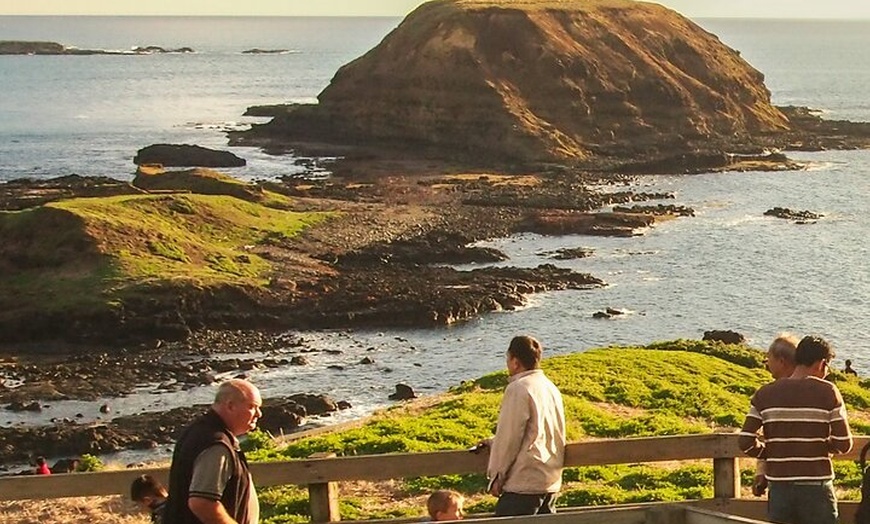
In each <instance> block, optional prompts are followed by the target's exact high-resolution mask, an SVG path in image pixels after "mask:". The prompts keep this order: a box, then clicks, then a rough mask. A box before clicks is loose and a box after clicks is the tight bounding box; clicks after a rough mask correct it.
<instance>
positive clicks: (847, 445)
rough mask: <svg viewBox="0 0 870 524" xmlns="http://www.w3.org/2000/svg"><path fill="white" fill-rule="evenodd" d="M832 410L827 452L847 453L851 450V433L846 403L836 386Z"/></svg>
mask: <svg viewBox="0 0 870 524" xmlns="http://www.w3.org/2000/svg"><path fill="white" fill-rule="evenodd" d="M834 404H835V405H834V408H833V409H831V418H830V421H831V422H830V424H831V438H829V439H828V451H830V452H831V453H848V452H849V450H850V449H852V432H851V431H850V430H849V420H848V417H847V416H846V403H845V402H843V396H842V395H841V394H840V390H839V389H837V386H834Z"/></svg>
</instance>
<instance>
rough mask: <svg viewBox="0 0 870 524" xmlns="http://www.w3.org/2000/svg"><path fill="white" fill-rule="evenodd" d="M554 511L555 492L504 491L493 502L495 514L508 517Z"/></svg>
mask: <svg viewBox="0 0 870 524" xmlns="http://www.w3.org/2000/svg"><path fill="white" fill-rule="evenodd" d="M548 513H556V494H555V493H541V494H534V495H529V494H525V493H508V492H504V493H502V494H501V496H500V497H499V498H498V502H496V503H495V516H496V517H508V516H516V515H544V514H548Z"/></svg>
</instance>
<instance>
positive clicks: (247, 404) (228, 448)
mask: <svg viewBox="0 0 870 524" xmlns="http://www.w3.org/2000/svg"><path fill="white" fill-rule="evenodd" d="M262 404H263V401H262V399H261V398H260V392H259V390H258V389H257V387H256V386H254V385H253V384H251V383H250V382H248V381H246V380H241V379H233V380H228V381H226V382H224V383H222V384H221V385H220V386H219V387H218V391H217V394H216V395H215V399H214V404H212V406H211V409H210V410H209V411H208V413H206V414H205V415H202V416H201V417H199V418H198V419H196V420H194V421H193V423H192V424H191V425H190V426H188V427H187V428H186V429H185V430H184V432H182V434H181V437H180V438H179V439H178V442H177V443H176V445H175V452H174V453H173V454H172V466H171V467H170V470H169V501H168V502H167V504H166V506H167V507H166V513H165V517H164V518H165V522H166V523H167V524H257V522H258V521H259V517H260V507H259V503H258V501H257V493H256V491H254V484H253V481H252V480H251V474H250V472H249V471H248V464H247V462H246V461H245V455H244V453H242V451H241V449H240V448H239V441H238V438H237V437H239V436H241V435H244V434H245V433H247V432H248V431H251V430H253V429H254V428H255V427H256V426H257V419H259V418H260V416H261V415H262V413H260V406H262Z"/></svg>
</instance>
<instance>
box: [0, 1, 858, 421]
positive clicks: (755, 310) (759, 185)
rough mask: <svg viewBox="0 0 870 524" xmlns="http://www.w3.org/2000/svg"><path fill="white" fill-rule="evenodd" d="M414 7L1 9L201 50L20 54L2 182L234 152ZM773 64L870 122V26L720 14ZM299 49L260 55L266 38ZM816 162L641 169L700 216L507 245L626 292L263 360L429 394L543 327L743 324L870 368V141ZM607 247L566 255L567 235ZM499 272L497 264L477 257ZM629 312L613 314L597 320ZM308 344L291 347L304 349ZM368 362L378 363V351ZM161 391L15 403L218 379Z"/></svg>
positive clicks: (2, 88) (341, 395) (588, 330)
mask: <svg viewBox="0 0 870 524" xmlns="http://www.w3.org/2000/svg"><path fill="white" fill-rule="evenodd" d="M399 21H400V20H399V19H395V18H362V19H356V18H353V19H351V18H314V19H299V18H149V17H145V18H75V17H74V18H51V17H0V39H6V40H52V41H58V42H61V43H63V44H66V45H75V46H78V47H81V48H100V49H123V50H127V49H130V48H132V47H135V46H144V45H159V46H161V47H165V48H177V47H182V46H189V47H192V48H194V49H195V51H196V52H195V53H193V54H169V55H146V56H8V57H0V93H2V98H0V180H9V179H12V178H17V177H23V176H28V177H50V176H58V175H65V174H69V173H79V174H83V175H107V176H113V177H116V178H130V177H131V176H132V173H133V169H134V166H133V165H132V162H131V158H132V156H133V155H134V154H135V152H136V150H137V149H138V148H141V147H144V146H146V145H149V144H152V143H156V142H176V143H178V142H184V143H196V144H200V145H205V146H210V147H219V148H223V147H226V138H225V136H224V133H223V132H224V130H225V129H228V128H237V127H239V126H244V125H245V124H246V123H248V122H250V121H251V120H250V119H246V118H243V117H242V116H241V115H242V113H243V112H244V110H245V108H246V107H247V106H250V105H254V104H272V103H286V102H310V101H314V100H316V96H317V94H318V92H319V91H320V90H322V89H323V88H324V87H325V86H326V85H327V84H328V82H329V80H330V79H331V78H332V76H333V75H334V74H335V71H336V70H337V69H338V67H339V66H341V65H342V64H344V63H347V62H349V61H350V60H352V59H354V58H356V57H357V56H360V55H361V54H362V53H364V52H365V51H366V50H368V49H369V48H371V47H372V46H374V45H375V44H377V42H379V41H380V40H381V39H382V38H383V36H384V35H386V34H387V33H388V32H389V31H390V30H391V29H392V28H393V27H395V26H396V25H397V24H398V23H399ZM699 23H700V24H701V25H702V26H703V27H704V28H705V29H707V30H708V31H710V32H713V33H715V34H716V35H718V36H719V37H720V38H721V39H722V41H723V42H725V43H726V44H728V45H730V46H732V47H734V48H736V49H738V50H740V52H741V54H742V56H743V57H744V58H745V59H746V60H747V61H749V62H750V63H751V64H752V65H753V66H755V67H756V68H757V69H759V70H760V71H762V72H763V73H764V74H765V76H766V83H767V86H768V87H769V88H770V90H771V92H772V98H773V101H774V103H776V104H780V105H805V106H810V107H813V108H817V109H819V110H821V111H822V112H823V114H824V115H825V117H826V118H836V119H851V120H862V121H868V120H870V97H868V95H867V91H866V86H867V85H870V63H868V60H870V58H868V54H867V53H866V49H870V22H868V21H860V22H845V21H843V22H838V21H826V22H817V21H790V20H755V21H750V20H724V19H716V20H700V21H699ZM252 48H260V49H286V50H287V52H285V53H283V54H267V55H246V54H242V51H244V50H246V49H252ZM234 151H235V152H237V153H238V154H240V155H241V156H243V157H245V158H247V159H248V160H249V162H250V164H249V166H248V167H245V168H241V169H237V170H227V171H228V172H229V173H231V174H233V175H235V176H239V177H243V178H270V177H277V176H280V175H282V174H291V173H296V172H299V171H300V170H301V168H300V167H298V166H296V165H295V164H294V162H295V161H296V160H297V159H294V157H292V156H279V157H270V156H268V155H265V154H263V153H261V152H259V151H257V150H254V149H238V148H235V149H234ZM789 156H791V157H793V158H796V159H798V160H802V161H805V162H807V163H808V164H809V165H810V167H809V168H808V169H806V170H801V171H791V172H773V173H757V172H750V173H720V174H703V175H693V176H655V177H641V178H639V179H638V182H637V187H638V188H640V189H643V190H647V191H670V192H673V193H674V194H675V195H676V200H675V201H674V203H677V204H682V205H687V206H691V207H693V208H694V209H695V210H696V216H695V217H693V218H680V219H677V220H672V221H667V222H662V223H660V224H657V225H656V226H655V227H653V228H651V229H650V230H649V231H647V232H646V233H645V234H644V235H643V236H640V237H634V238H603V237H583V236H567V237H542V236H538V235H518V236H514V237H511V238H507V239H499V240H494V241H490V242H487V243H486V245H490V246H493V247H496V248H499V249H502V250H504V251H505V252H506V253H507V254H508V255H509V256H510V260H509V261H507V262H505V263H504V264H510V265H519V266H535V265H537V264H541V263H555V264H557V265H560V266H564V267H570V268H572V269H575V270H577V271H582V272H589V273H591V274H593V275H595V276H598V277H600V278H603V279H604V280H606V281H607V282H608V286H607V287H605V288H603V289H597V290H591V291H560V292H553V293H544V294H540V295H535V296H532V297H530V299H529V303H528V305H527V306H526V307H524V308H522V309H520V310H518V311H511V312H498V313H492V314H488V315H485V316H483V317H481V318H479V319H476V320H473V321H470V322H467V323H464V324H461V325H457V326H453V327H448V328H440V329H426V330H421V329H417V330H357V331H350V332H348V331H326V332H309V333H304V334H303V337H304V338H305V339H306V341H307V342H306V344H307V345H308V346H309V347H312V348H315V349H337V350H341V353H340V354H332V353H325V352H323V353H311V354H308V355H307V357H308V358H309V360H310V365H308V366H303V367H298V366H294V367H288V368H285V369H277V370H264V371H254V372H252V373H251V377H252V380H254V381H255V382H256V383H257V384H258V385H259V386H260V387H261V389H262V390H263V393H264V396H266V397H272V396H284V395H289V394H292V393H297V392H309V393H321V392H329V393H330V395H332V396H334V397H335V398H337V399H347V400H350V401H351V402H352V403H353V404H354V408H352V409H351V410H349V411H347V412H344V413H343V414H342V415H340V416H339V417H336V418H335V420H341V419H346V418H353V417H359V416H361V415H364V414H366V413H369V412H371V411H372V410H373V409H375V408H377V407H381V406H384V405H387V404H388V403H389V401H388V400H387V395H388V394H389V393H390V392H391V391H392V389H393V387H394V385H395V384H396V383H399V382H403V383H407V384H409V385H411V386H412V387H414V388H415V389H416V390H417V391H418V392H420V393H423V394H427V393H435V392H439V391H444V390H446V389H447V388H449V387H450V386H453V385H456V384H459V383H460V382H461V381H463V380H469V379H473V378H476V377H478V376H480V375H482V374H485V373H488V372H492V371H496V370H500V369H502V368H503V366H504V357H503V355H504V350H505V348H506V346H507V343H508V341H509V340H510V338H511V337H512V336H514V335H516V334H520V333H529V334H532V335H534V336H536V337H538V338H540V339H541V341H542V342H543V344H544V347H545V355H555V354H565V353H570V352H576V351H584V350H586V349H589V348H592V347H597V346H605V345H610V344H646V343H649V342H652V341H655V340H665V339H675V338H680V337H687V338H699V337H700V336H701V335H702V333H703V332H704V331H705V330H709V329H732V330H735V331H738V332H741V333H743V334H744V335H746V336H747V337H748V339H749V341H750V343H752V344H754V345H756V346H759V347H763V346H766V345H767V344H768V343H769V341H770V340H771V339H772V338H773V337H774V336H775V335H776V334H777V333H778V332H780V331H783V330H789V331H792V332H794V333H797V334H799V335H802V334H805V333H818V334H821V335H823V336H825V337H827V338H828V339H830V340H831V341H832V342H833V343H834V344H835V346H836V349H837V352H838V355H839V357H838V360H837V361H835V365H836V366H838V367H839V366H842V360H843V359H844V358H851V359H852V360H853V361H854V362H855V367H856V369H858V371H859V372H860V373H865V374H870V338H868V329H870V328H868V327H867V325H868V324H867V322H866V319H865V318H864V316H863V315H864V314H865V313H866V312H867V299H866V297H867V296H868V295H870V276H868V275H870V273H868V262H867V260H868V256H867V255H868V253H867V247H866V245H865V241H864V237H865V234H866V232H867V231H868V225H870V224H868V220H870V218H868V210H870V191H868V189H870V188H868V176H870V152H868V151H829V152H820V153H789ZM777 206H779V207H790V208H792V209H808V210H810V211H813V212H817V213H822V214H824V215H825V216H824V218H822V219H821V220H819V221H817V222H815V223H813V224H806V225H798V224H794V223H792V222H788V221H784V220H779V219H775V218H769V217H764V216H763V212H764V211H765V210H767V209H770V208H773V207H777ZM578 246H583V247H588V248H590V249H592V250H593V251H594V254H593V256H591V257H590V258H585V259H580V260H573V261H553V260H551V259H549V258H547V257H546V255H545V254H544V253H545V252H547V251H552V250H554V249H558V248H561V247H578ZM470 267H479V266H467V268H470ZM606 307H614V308H619V309H624V310H626V311H627V314H626V315H623V316H621V317H618V318H614V319H610V320H601V319H594V318H593V317H592V314H593V313H594V312H596V311H599V310H602V309H604V308H606ZM289 351H292V350H290V349H288V352H289ZM364 356H369V357H373V358H374V360H375V363H374V364H370V365H364V364H360V363H359V362H360V360H361V359H362V358H363V357H364ZM155 387H156V385H152V386H148V385H145V386H144V387H143V388H142V389H141V390H140V391H138V392H137V393H135V394H133V395H130V396H128V397H125V398H124V399H100V400H99V401H97V402H94V403H89V404H88V403H84V404H83V403H76V402H70V403H64V402H57V403H53V405H52V407H51V408H50V409H47V410H45V412H43V413H42V414H37V415H34V414H12V413H9V412H0V423H3V424H9V423H15V424H19V423H24V424H34V423H45V422H47V420H48V419H50V418H51V417H63V416H71V414H73V413H75V412H83V414H84V415H85V418H84V420H85V421H87V420H93V419H94V418H95V417H96V416H98V415H99V413H98V411H97V407H98V406H99V405H100V404H102V403H103V402H106V401H109V402H110V403H112V404H113V415H115V414H131V413H135V412H140V411H142V410H148V411H157V410H164V409H168V408H171V407H174V406H177V405H181V404H187V403H190V402H193V401H196V402H207V401H208V400H209V398H210V396H211V395H212V394H213V391H214V389H213V387H211V386H208V387H202V388H197V389H195V390H192V391H190V392H185V394H183V395H182V394H172V393H158V392H156V391H155V389H154V388H155Z"/></svg>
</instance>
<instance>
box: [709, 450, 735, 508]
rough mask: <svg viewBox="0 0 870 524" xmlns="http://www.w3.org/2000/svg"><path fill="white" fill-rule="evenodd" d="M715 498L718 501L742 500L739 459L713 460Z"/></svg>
mask: <svg viewBox="0 0 870 524" xmlns="http://www.w3.org/2000/svg"><path fill="white" fill-rule="evenodd" d="M713 496H714V497H715V498H717V499H720V498H721V499H739V498H740V461H739V460H738V459H737V457H733V458H714V459H713Z"/></svg>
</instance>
